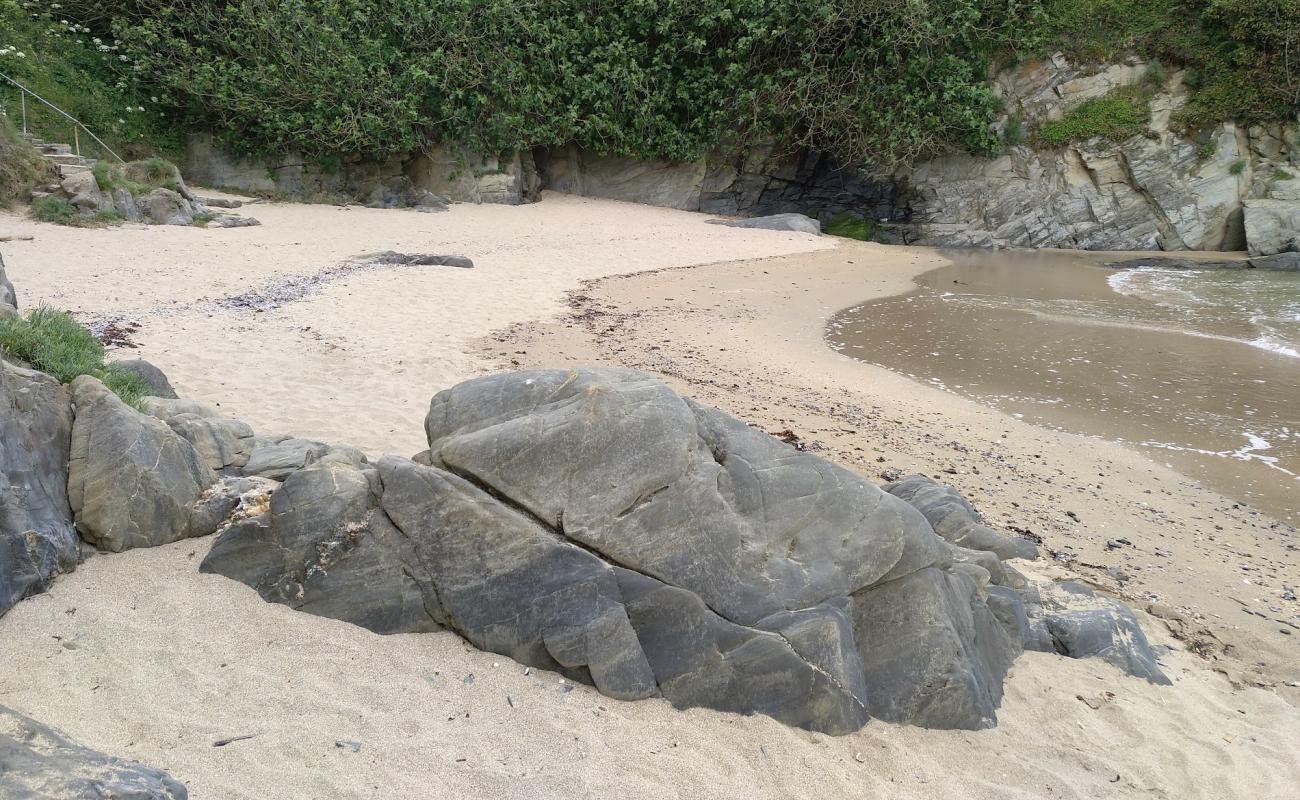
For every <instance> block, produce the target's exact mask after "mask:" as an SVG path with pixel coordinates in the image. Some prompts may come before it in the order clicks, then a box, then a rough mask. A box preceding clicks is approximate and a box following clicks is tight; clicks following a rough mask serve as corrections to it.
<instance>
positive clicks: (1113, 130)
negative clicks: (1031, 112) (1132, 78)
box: [1036, 87, 1150, 146]
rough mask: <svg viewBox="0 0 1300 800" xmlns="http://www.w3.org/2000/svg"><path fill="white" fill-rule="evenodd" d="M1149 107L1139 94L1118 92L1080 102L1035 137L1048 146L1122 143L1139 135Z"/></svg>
mask: <svg viewBox="0 0 1300 800" xmlns="http://www.w3.org/2000/svg"><path fill="white" fill-rule="evenodd" d="M1149 108H1150V100H1149V98H1148V97H1147V96H1146V95H1144V94H1143V93H1142V92H1140V91H1138V90H1136V89H1134V88H1131V87H1130V88H1125V89H1121V90H1119V91H1116V92H1112V93H1110V94H1108V95H1106V96H1105V97H1094V98H1092V99H1091V100H1087V101H1084V102H1083V103H1082V104H1081V105H1079V106H1078V107H1077V108H1074V109H1072V110H1071V111H1069V112H1067V113H1066V114H1065V116H1063V117H1061V118H1060V119H1058V120H1055V121H1053V122H1048V123H1045V124H1044V125H1043V126H1042V127H1040V128H1039V129H1038V135H1037V137H1036V138H1037V140H1038V141H1039V142H1041V143H1043V144H1047V145H1052V146H1059V145H1065V144H1071V143H1073V142H1082V141H1087V140H1088V139H1101V140H1103V141H1105V142H1122V141H1124V140H1125V139H1129V138H1131V137H1133V136H1137V135H1139V134H1141V133H1142V132H1143V129H1144V126H1145V125H1146V122H1147V118H1148V116H1149V111H1148V110H1149Z"/></svg>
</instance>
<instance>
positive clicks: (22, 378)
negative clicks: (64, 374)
mask: <svg viewBox="0 0 1300 800" xmlns="http://www.w3.org/2000/svg"><path fill="white" fill-rule="evenodd" d="M71 437H72V406H71V399H70V397H69V395H68V391H67V389H65V388H64V387H63V386H62V385H60V384H59V382H58V381H57V380H55V379H54V378H51V377H50V376H48V375H45V374H43V373H40V372H35V371H33V370H28V369H22V368H20V367H16V366H14V365H12V364H10V363H9V362H7V361H4V360H3V359H0V615H3V614H4V613H5V612H6V611H8V610H9V609H10V608H12V607H13V605H14V604H15V603H17V602H18V601H19V600H21V599H23V598H24V597H28V596H30V595H33V594H36V593H38V592H43V591H45V589H46V588H47V587H48V586H49V584H50V582H51V581H52V580H53V579H54V577H55V576H56V575H58V574H60V573H62V572H68V571H70V570H72V569H73V568H74V567H75V566H76V564H77V551H78V545H77V533H76V530H75V529H74V528H73V523H72V510H71V509H70V508H69V506H68V494H67V480H68V478H67V469H68V448H69V443H70V441H71Z"/></svg>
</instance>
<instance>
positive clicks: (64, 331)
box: [0, 307, 153, 406]
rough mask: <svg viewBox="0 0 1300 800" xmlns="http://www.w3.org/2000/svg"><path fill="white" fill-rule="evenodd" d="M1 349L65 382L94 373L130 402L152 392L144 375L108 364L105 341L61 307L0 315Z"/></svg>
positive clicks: (136, 401)
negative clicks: (101, 342) (105, 354)
mask: <svg viewBox="0 0 1300 800" xmlns="http://www.w3.org/2000/svg"><path fill="white" fill-rule="evenodd" d="M0 350H2V351H4V352H5V353H6V354H8V355H9V356H12V357H14V358H18V359H22V360H23V361H26V362H27V363H28V364H31V365H32V366H33V367H35V368H36V369H39V370H40V371H42V372H45V373H48V374H49V375H52V376H54V377H55V378H57V379H58V380H59V381H61V382H63V383H68V382H70V381H71V380H72V379H73V378H75V377H77V376H78V375H93V376H94V377H96V378H99V379H100V380H101V381H103V382H104V385H105V386H107V387H108V388H109V389H111V390H112V391H113V392H114V393H115V394H116V395H117V396H118V397H120V398H122V400H123V401H124V402H126V403H127V404H128V405H131V406H137V405H138V404H139V402H140V399H141V398H143V397H145V396H146V395H149V394H152V393H153V390H152V389H151V387H150V386H149V383H148V382H147V381H145V379H144V378H141V377H140V376H139V375H137V374H135V373H133V372H131V371H129V370H126V369H123V368H122V367H120V366H118V365H116V364H105V363H104V345H102V344H100V342H99V340H98V339H96V338H95V337H94V335H92V334H91V332H90V331H88V330H86V329H85V328H83V327H81V326H80V325H78V324H77V321H76V320H74V319H73V318H72V317H71V316H69V315H67V314H65V313H64V312H62V311H55V310H54V309H51V308H45V307H42V308H36V309H33V310H32V311H30V312H28V314H27V316H26V317H20V316H18V315H16V314H9V315H2V316H0Z"/></svg>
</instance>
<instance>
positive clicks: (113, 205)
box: [32, 161, 261, 228]
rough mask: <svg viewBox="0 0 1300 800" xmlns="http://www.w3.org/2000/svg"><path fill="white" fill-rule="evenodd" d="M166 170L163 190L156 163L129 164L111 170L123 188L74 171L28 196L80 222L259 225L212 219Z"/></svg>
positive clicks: (230, 216) (237, 219)
mask: <svg viewBox="0 0 1300 800" xmlns="http://www.w3.org/2000/svg"><path fill="white" fill-rule="evenodd" d="M168 167H169V169H170V174H168V175H165V176H163V177H162V178H161V183H162V185H158V184H159V180H160V179H159V176H158V175H157V174H154V172H155V171H156V170H157V168H158V166H157V163H156V162H153V161H149V162H130V163H128V164H124V165H121V166H120V167H111V168H110V169H111V170H112V171H113V172H114V174H115V175H116V178H117V179H118V180H120V182H121V183H122V185H117V186H112V187H111V188H105V187H101V186H100V185H99V179H97V178H96V177H95V173H94V172H92V171H89V170H82V171H77V172H73V173H70V174H68V175H67V176H65V177H63V178H61V179H60V180H59V182H58V183H54V184H50V185H48V186H46V187H43V188H42V189H41V190H38V191H34V192H32V199H33V200H35V199H37V198H42V197H56V198H61V199H63V200H65V201H67V202H68V204H69V205H71V206H72V208H73V209H75V210H76V212H77V214H79V215H80V216H83V217H93V216H95V215H97V214H116V215H117V217H118V218H120V219H122V220H125V221H127V222H144V223H148V224H150V225H194V224H200V223H201V224H211V225H213V226H215V227H221V228H234V227H244V226H249V225H260V224H261V223H260V222H259V221H258V220H256V219H254V218H252V217H241V216H237V215H234V214H225V213H223V214H214V213H213V212H212V211H211V210H210V209H209V208H208V207H207V206H206V205H204V204H203V202H202V200H201V199H200V198H198V197H197V196H195V195H194V193H193V192H191V191H190V189H189V187H188V186H186V185H185V181H184V180H183V179H182V178H181V174H180V171H179V170H177V169H176V167H175V166H171V165H168ZM151 187H152V188H151ZM133 192H139V194H138V195H137V194H133Z"/></svg>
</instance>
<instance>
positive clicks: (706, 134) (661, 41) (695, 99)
mask: <svg viewBox="0 0 1300 800" xmlns="http://www.w3.org/2000/svg"><path fill="white" fill-rule="evenodd" d="M1037 2H1038V0H834V2H832V1H831V0H627V1H626V2H619V3H608V2H598V1H597V0H522V1H520V0H228V2H209V1H208V0H166V1H165V2H164V0H118V3H119V4H118V5H117V6H116V7H112V8H111V10H110V11H105V7H104V6H103V5H102V4H96V5H95V8H96V9H98V11H96V12H95V13H97V14H98V15H99V17H100V18H101V19H102V18H103V16H104V15H105V14H106V13H107V14H109V16H111V17H112V18H113V19H114V20H115V25H116V33H117V35H118V37H119V39H120V41H121V42H122V44H123V46H124V47H125V48H126V49H127V50H128V52H129V53H130V55H131V57H132V58H134V59H136V60H137V61H138V62H139V63H140V64H141V69H140V70H138V71H137V73H136V74H137V75H138V76H139V77H140V78H141V79H143V80H145V81H149V82H152V83H154V84H156V87H157V88H156V91H159V92H160V93H162V94H163V96H165V97H166V98H168V99H169V100H170V101H171V102H172V104H173V108H174V109H175V111H176V113H178V114H180V115H182V116H183V117H184V118H185V119H187V120H188V121H190V122H193V123H199V124H203V125H208V126H211V127H213V128H214V129H216V130H219V131H227V132H231V133H232V134H233V137H234V139H235V140H236V142H235V143H240V144H243V145H245V146H246V147H249V148H277V149H283V148H294V149H297V150H300V151H304V152H306V153H309V154H310V153H324V152H345V153H346V152H358V153H365V154H368V155H383V154H386V153H394V152H400V151H405V150H409V149H411V148H412V147H415V146H418V145H419V144H420V143H422V142H424V141H426V140H428V139H453V140H460V141H467V142H470V143H472V144H475V145H478V146H479V147H481V148H483V149H486V150H488V151H498V152H505V151H512V150H517V149H521V148H528V147H533V146H537V145H547V144H558V143H562V142H569V141H573V142H578V143H580V144H583V145H586V146H588V147H592V148H594V149H598V150H601V151H605V152H610V153H617V154H623V155H631V156H642V157H663V158H673V159H687V158H693V157H696V156H698V155H700V154H701V153H702V152H703V151H705V150H706V149H708V148H710V147H713V146H716V145H717V144H719V142H720V141H721V140H723V139H724V138H726V137H727V136H730V137H733V138H735V137H751V136H763V137H772V136H775V137H776V138H778V139H780V140H781V141H783V142H785V143H787V144H806V145H811V146H814V147H819V148H822V149H828V150H832V151H835V152H837V153H839V154H840V155H841V156H843V157H846V158H847V159H848V160H864V161H865V160H871V161H875V162H882V161H884V162H889V161H902V160H907V159H911V158H914V157H917V156H919V155H922V154H926V153H932V152H938V151H942V150H945V149H950V148H966V149H971V150H976V151H980V150H988V149H991V148H992V147H994V146H995V144H996V143H995V141H994V139H993V137H992V136H991V134H990V129H989V123H990V122H991V121H992V119H993V116H994V114H995V112H996V109H997V104H996V100H995V98H994V95H993V93H992V91H991V89H990V88H989V86H988V82H987V74H988V62H989V58H990V56H991V55H992V54H993V53H995V52H998V51H1004V50H1006V49H1008V48H1009V47H1010V46H1011V43H1012V42H1013V40H1016V39H1017V38H1019V37H1021V36H1022V35H1023V31H1024V29H1025V27H1026V26H1025V23H1026V21H1028V20H1032V19H1034V18H1035V16H1036V14H1037V5H1036V4H1037ZM87 13H89V12H87Z"/></svg>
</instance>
